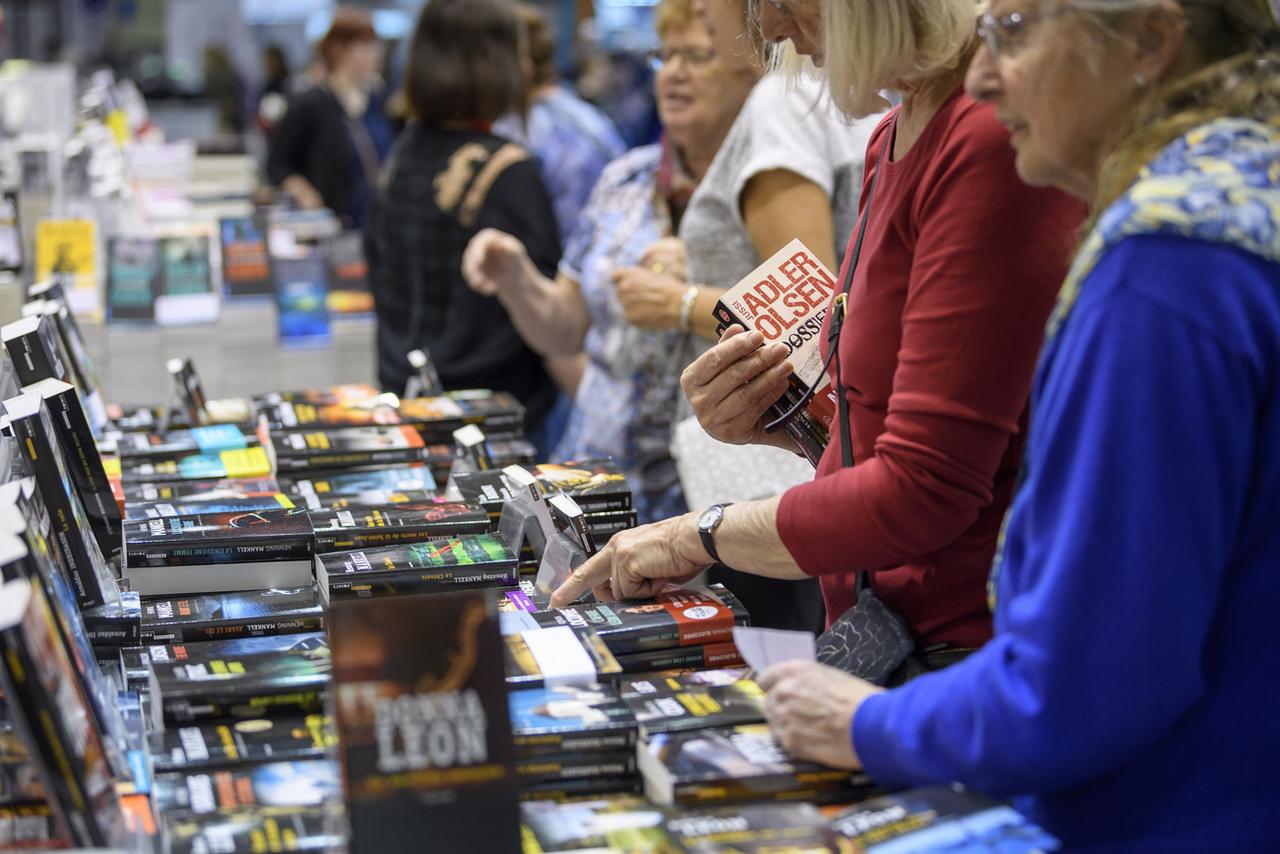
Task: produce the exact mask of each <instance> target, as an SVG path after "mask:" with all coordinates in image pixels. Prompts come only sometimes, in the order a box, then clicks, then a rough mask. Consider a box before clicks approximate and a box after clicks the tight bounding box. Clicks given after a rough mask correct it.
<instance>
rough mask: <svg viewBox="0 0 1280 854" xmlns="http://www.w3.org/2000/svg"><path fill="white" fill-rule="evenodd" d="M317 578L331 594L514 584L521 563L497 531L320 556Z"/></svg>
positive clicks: (366, 595) (384, 593)
mask: <svg viewBox="0 0 1280 854" xmlns="http://www.w3.org/2000/svg"><path fill="white" fill-rule="evenodd" d="M316 579H317V581H318V582H319V585H320V589H321V590H322V591H323V592H324V595H325V596H326V597H327V598H328V599H329V600H330V601H332V600H336V599H347V598H374V597H378V596H389V595H403V594H408V593H425V592H431V591H439V590H461V589H467V588H476V587H514V586H515V585H516V584H517V583H518V581H519V567H518V565H517V563H516V559H515V556H514V555H513V554H512V553H511V549H510V548H509V547H508V546H507V544H506V543H505V542H503V540H502V539H501V538H500V537H498V536H495V535H493V534H473V535H465V536H460V537H450V538H448V539H443V540H437V541H434V542H424V543H411V544H408V545H400V546H390V547H387V548H379V549H368V550H365V549H361V550H356V551H350V552H335V553H329V554H320V555H317V556H316Z"/></svg>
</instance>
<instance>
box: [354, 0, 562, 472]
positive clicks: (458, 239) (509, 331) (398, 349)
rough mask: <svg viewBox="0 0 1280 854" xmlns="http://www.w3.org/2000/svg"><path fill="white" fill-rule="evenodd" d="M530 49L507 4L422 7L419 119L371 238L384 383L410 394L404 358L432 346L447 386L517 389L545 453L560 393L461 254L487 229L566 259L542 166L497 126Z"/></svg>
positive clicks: (416, 51) (393, 160)
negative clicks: (479, 288) (472, 278)
mask: <svg viewBox="0 0 1280 854" xmlns="http://www.w3.org/2000/svg"><path fill="white" fill-rule="evenodd" d="M519 45H520V30H519V23H518V20H517V18H516V14H515V11H514V10H513V9H512V7H511V5H510V4H509V3H507V2H504V0H431V2H430V3H428V4H427V5H426V6H425V7H423V10H422V13H421V15H420V16H419V18H418V23H417V26H416V28H415V30H414V34H413V41H412V43H411V44H410V50H409V58H408V64H407V67H406V70H405V83H404V95H405V100H406V103H407V106H408V110H409V114H410V117H411V121H410V123H409V125H408V126H407V127H406V128H405V130H404V131H403V132H402V133H401V135H400V136H399V138H398V139H397V140H396V143H395V146H394V147H393V149H392V151H391V154H390V155H389V156H388V159H387V163H386V166H385V167H384V169H383V172H382V175H381V177H380V180H379V183H378V189H377V193H376V197H375V202H374V208H373V212H372V215H371V217H370V221H369V225H368V228H367V229H366V231H365V244H366V255H367V258H368V263H369V277H370V282H371V284H372V288H373V294H374V300H375V304H376V309H377V317H378V379H379V382H380V383H381V385H382V387H383V388H384V389H386V390H388V391H395V392H400V391H402V390H403V389H404V386H405V382H406V380H407V379H408V377H409V373H410V367H409V363H408V360H407V358H406V354H407V353H408V351H410V350H412V349H414V348H416V347H421V346H425V347H426V348H427V349H428V351H429V352H430V353H431V357H432V360H433V361H434V362H435V364H436V367H437V369H438V371H439V373H440V379H441V381H442V382H443V383H444V386H445V388H453V389H458V388H492V389H500V390H505V391H510V392H512V393H513V394H515V395H516V397H518V398H519V399H520V400H521V401H522V402H523V403H524V405H525V408H526V409H527V416H526V426H527V427H528V432H529V437H530V439H531V440H532V441H533V443H534V444H535V445H537V446H538V447H539V450H541V451H542V452H543V454H544V456H545V454H546V453H547V452H549V451H550V449H551V448H552V447H553V446H554V443H555V440H556V438H557V437H556V436H555V435H550V433H549V431H553V428H552V426H551V425H550V424H547V423H544V422H547V421H548V419H547V416H548V414H550V413H551V411H552V409H553V407H554V406H555V404H556V402H557V398H558V396H559V392H558V389H557V387H556V385H555V383H554V382H553V381H552V380H551V378H550V377H549V376H548V375H547V372H546V371H545V369H544V368H543V364H542V359H541V358H540V357H539V356H538V355H536V354H535V353H534V352H533V351H532V350H530V349H529V347H528V345H526V344H525V343H524V340H523V339H522V338H521V337H520V335H519V334H518V333H517V332H516V330H515V328H514V327H513V326H512V325H511V320H510V319H509V318H508V317H507V314H506V311H505V310H504V309H503V308H502V306H501V305H500V304H499V303H498V302H497V300H490V299H486V298H485V297H482V296H480V295H479V294H476V293H474V292H473V291H472V290H471V289H470V288H468V287H467V285H466V283H465V282H464V281H463V278H462V253H463V250H464V249H465V248H466V246H467V243H468V241H470V239H471V237H472V236H473V235H475V233H476V232H478V231H479V230H480V229H482V228H497V229H501V230H502V231H506V232H508V233H510V234H513V235H516V236H517V237H518V238H519V239H520V241H521V242H522V243H524V245H525V246H526V247H527V248H528V252H529V256H530V258H531V259H532V260H533V262H534V263H535V264H536V265H537V267H538V269H539V270H541V271H542V272H543V274H545V275H554V273H555V270H556V265H557V264H558V263H559V260H560V239H559V233H558V230H557V227H556V218H555V214H554V212H553V210H552V207H551V199H550V196H549V195H548V193H547V190H546V187H545V186H544V185H543V183H542V178H541V177H540V173H539V168H538V164H537V162H536V161H535V160H534V159H533V157H532V156H531V155H530V154H529V152H528V151H527V150H526V149H524V148H522V147H521V146H519V145H516V144H515V143H511V142H508V141H507V140H505V139H503V138H502V137H499V136H495V135H494V134H493V133H492V132H491V131H490V127H491V125H492V123H493V121H494V119H496V118H497V117H498V116H501V115H504V114H505V113H508V112H512V111H517V110H521V109H523V104H524V101H525V85H526V84H525V78H524V74H523V73H522V70H521V65H520V54H519ZM551 420H552V421H554V420H555V419H551Z"/></svg>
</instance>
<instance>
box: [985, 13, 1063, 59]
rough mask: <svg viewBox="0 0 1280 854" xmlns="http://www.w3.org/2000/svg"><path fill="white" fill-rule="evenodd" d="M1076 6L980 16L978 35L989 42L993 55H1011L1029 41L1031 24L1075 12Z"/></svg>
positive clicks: (989, 48) (988, 45) (988, 46)
mask: <svg viewBox="0 0 1280 854" xmlns="http://www.w3.org/2000/svg"><path fill="white" fill-rule="evenodd" d="M1075 11H1076V7H1074V6H1050V7H1049V8H1047V9H1040V10H1038V11H1035V12H1012V13H1010V14H1008V15H999V16H997V15H992V14H990V13H987V14H984V15H979V16H978V37H979V38H981V39H982V40H983V41H984V42H986V43H987V49H988V50H990V51H991V55H992V56H1000V55H1001V54H1003V55H1005V56H1009V55H1010V54H1013V53H1015V52H1017V51H1018V50H1019V49H1020V48H1022V47H1023V46H1024V45H1025V44H1026V41H1027V32H1028V31H1029V29H1030V25H1031V24H1033V23H1035V22H1036V21H1047V20H1049V19H1050V18H1056V17H1058V16H1060V15H1066V14H1068V13H1070V12H1075Z"/></svg>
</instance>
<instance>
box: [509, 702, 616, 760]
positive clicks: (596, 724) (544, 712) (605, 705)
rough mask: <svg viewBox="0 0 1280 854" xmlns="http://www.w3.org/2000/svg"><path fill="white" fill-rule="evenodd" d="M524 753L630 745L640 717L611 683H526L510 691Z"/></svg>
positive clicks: (613, 749)
mask: <svg viewBox="0 0 1280 854" xmlns="http://www.w3.org/2000/svg"><path fill="white" fill-rule="evenodd" d="M508 703H509V705H510V707H511V730H512V733H513V734H514V737H515V745H516V753H517V755H519V756H521V757H530V756H541V755H546V754H560V753H584V754H586V753H601V752H603V753H609V752H616V751H619V750H623V751H626V750H630V749H631V748H632V747H633V746H634V745H635V742H636V718H635V715H634V714H632V712H631V709H630V707H629V706H628V705H627V704H626V703H624V702H623V701H622V698H621V697H620V696H619V695H618V690H617V688H615V687H613V686H611V685H591V686H574V685H556V686H553V687H550V688H521V689H518V690H514V691H512V692H511V693H510V695H509V696H508Z"/></svg>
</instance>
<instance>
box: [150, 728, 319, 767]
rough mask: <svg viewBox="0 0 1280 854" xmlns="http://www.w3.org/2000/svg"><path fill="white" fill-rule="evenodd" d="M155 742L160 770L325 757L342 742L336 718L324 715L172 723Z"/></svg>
mask: <svg viewBox="0 0 1280 854" xmlns="http://www.w3.org/2000/svg"><path fill="white" fill-rule="evenodd" d="M150 741H151V759H152V761H153V762H154V763H155V769H156V773H157V774H161V773H165V772H170V771H208V770H212V769H217V768H244V767H247V766H250V765H257V764H260V763H263V762H294V761H301V760H307V759H324V758H327V757H329V756H332V755H334V751H335V749H336V748H337V745H338V740H337V731H336V730H335V729H334V726H333V718H331V717H329V716H327V715H323V714H316V715H300V716H296V717H284V716H281V715H274V716H272V717H269V718H265V717H264V718H248V719H245V720H239V721H226V722H215V723H206V724H198V725H191V726H177V727H167V728H165V729H164V730H162V731H159V732H153V733H151V736H150Z"/></svg>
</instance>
